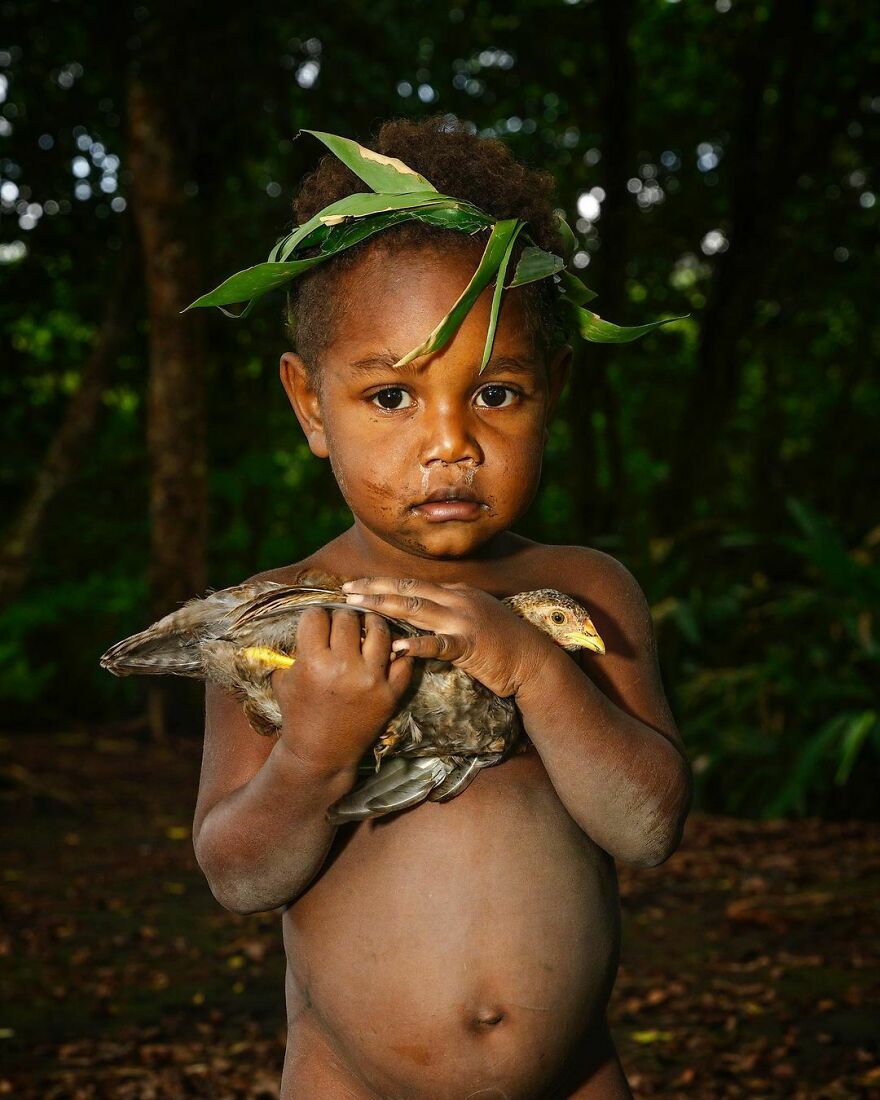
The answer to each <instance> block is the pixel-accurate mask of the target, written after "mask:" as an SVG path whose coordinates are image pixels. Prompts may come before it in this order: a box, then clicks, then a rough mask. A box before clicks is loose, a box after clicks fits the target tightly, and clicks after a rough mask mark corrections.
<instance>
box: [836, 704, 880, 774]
mask: <svg viewBox="0 0 880 1100" xmlns="http://www.w3.org/2000/svg"><path fill="white" fill-rule="evenodd" d="M876 725H877V712H876V711H875V710H866V711H864V713H862V714H854V715H853V716H852V718H851V719H850V720H849V722H848V723H847V725H846V726H845V728H844V730H843V736H842V737H841V746H840V762H839V764H838V767H837V775H836V776H835V777H834V782H835V783H836V784H837V786H838V787H844V786H846V783H847V781H848V780H849V777H850V774H851V773H852V770H853V767H854V765H855V762H856V760H857V759H858V756H859V752H860V751H861V748H862V745H864V743H865V741H866V740H867V739H868V734H869V733H870V732H871V730H872V729H874V728H875V727H876Z"/></svg>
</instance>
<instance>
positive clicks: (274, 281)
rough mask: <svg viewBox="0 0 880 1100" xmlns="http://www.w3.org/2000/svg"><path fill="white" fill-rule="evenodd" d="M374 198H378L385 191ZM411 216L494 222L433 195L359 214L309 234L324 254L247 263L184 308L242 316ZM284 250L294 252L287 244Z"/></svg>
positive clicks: (455, 225)
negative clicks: (238, 307) (234, 308)
mask: <svg viewBox="0 0 880 1100" xmlns="http://www.w3.org/2000/svg"><path fill="white" fill-rule="evenodd" d="M349 197H351V196H349ZM369 197H370V198H378V197H379V196H369ZM410 220H417V221H424V222H427V223H428V224H430V225H437V226H441V227H445V228H448V229H455V230H458V231H461V232H466V233H475V232H477V231H479V230H480V229H485V228H488V227H489V226H491V225H492V219H491V218H490V217H489V216H488V215H486V214H483V213H482V212H481V211H479V210H477V209H476V207H472V206H471V205H470V203H462V202H461V200H459V199H451V198H448V197H445V196H441V201H439V202H435V201H434V200H432V204H431V205H427V206H416V207H414V208H412V209H409V208H406V209H402V210H394V209H392V210H385V211H384V212H380V213H375V214H373V215H372V216H371V217H369V218H366V217H357V218H354V219H352V220H351V221H347V222H343V223H341V224H339V225H332V226H318V227H317V228H316V229H315V230H314V231H313V232H312V233H310V234H309V235H308V237H307V238H303V244H304V246H305V245H308V246H309V247H312V246H315V247H318V248H319V249H320V254H319V255H317V256H307V257H305V258H303V259H298V260H286V261H279V260H271V259H270V260H269V261H267V262H266V263H263V264H256V265H255V266H254V267H249V268H245V270H244V271H239V272H237V273H236V274H235V275H231V276H230V277H229V278H228V279H226V280H225V282H223V283H221V284H220V286H218V287H216V288H215V289H214V290H212V291H210V292H209V293H207V294H203V295H202V296H201V298H197V299H196V300H195V301H194V302H192V303H191V304H190V305H188V306H187V307H186V309H184V310H182V311H181V312H182V313H186V311H187V310H190V309H193V308H195V307H196V306H217V307H218V308H219V309H221V311H222V312H223V313H224V314H225V315H226V316H227V317H233V318H239V319H240V318H243V317H246V316H247V315H248V314H249V313H250V311H251V309H252V308H253V305H254V303H255V302H256V300H257V299H258V298H261V297H262V296H263V295H264V294H267V293H268V292H269V291H272V290H277V289H278V288H279V287H282V286H284V284H285V283H289V282H290V281H291V280H292V279H295V278H296V277H297V276H298V275H301V274H303V272H305V271H307V270H308V269H309V268H310V267H314V266H315V264H318V263H321V262H322V261H324V260H327V259H329V258H330V257H331V256H335V255H336V254H337V253H338V252H342V251H343V250H344V249H346V248H351V246H352V245H354V244H357V243H358V242H359V241H362V240H365V239H366V238H367V237H371V236H372V235H373V234H374V233H379V232H380V231H381V230H383V229H387V228H388V226H389V225H395V224H398V223H399V222H403V221H410ZM281 244H283V242H279V244H278V245H276V246H275V248H274V249H273V250H272V253H270V255H271V256H275V255H277V254H278V253H279V251H280V249H279V246H280V245H281ZM284 252H285V254H288V255H289V251H288V250H287V249H285V250H284ZM235 302H247V305H246V306H245V308H244V309H243V310H242V311H241V312H240V313H231V312H230V311H229V310H226V309H223V307H224V306H227V305H231V304H233V303H235Z"/></svg>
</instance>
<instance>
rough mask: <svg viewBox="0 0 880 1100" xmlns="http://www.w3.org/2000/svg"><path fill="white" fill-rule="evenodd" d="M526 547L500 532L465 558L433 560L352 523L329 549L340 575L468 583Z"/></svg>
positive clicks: (511, 536)
mask: <svg viewBox="0 0 880 1100" xmlns="http://www.w3.org/2000/svg"><path fill="white" fill-rule="evenodd" d="M526 545H527V541H526V540H525V539H521V538H520V537H519V536H518V535H514V534H513V533H512V532H510V531H503V532H501V533H500V534H498V535H496V536H494V537H493V538H492V539H490V540H489V541H488V542H486V543H484V544H483V545H482V546H479V547H477V548H476V550H475V551H474V553H473V554H470V555H468V556H467V557H455V558H446V557H444V558H437V557H431V556H428V555H423V554H417V553H412V552H410V551H409V550H407V549H405V548H403V547H399V546H395V545H393V544H392V543H389V542H386V541H385V540H384V539H382V538H380V537H379V536H378V535H376V534H374V533H373V532H372V531H370V530H369V528H367V527H364V525H363V524H362V523H360V522H359V521H358V520H355V522H354V524H353V525H352V526H351V527H350V528H349V529H348V530H347V531H346V532H344V534H342V535H340V536H339V538H338V539H335V540H334V542H333V543H331V544H330V547H332V549H333V551H334V554H333V556H334V557H337V556H339V557H340V558H341V559H342V560H344V563H345V569H344V572H345V573H346V574H347V575H349V576H356V575H364V574H366V575H373V576H376V575H378V576H392V577H394V576H398V577H415V578H416V579H418V580H425V581H443V582H446V583H450V582H455V581H462V582H464V583H468V581H469V580H470V579H472V578H473V577H475V576H478V575H479V574H480V573H482V572H484V571H485V569H486V567H487V566H490V567H491V563H493V562H495V563H499V562H500V561H502V560H504V559H507V558H510V557H512V556H514V555H516V554H517V553H518V552H520V551H521V550H522V549H524V547H525V546H526ZM330 547H328V549H330ZM340 571H343V570H340Z"/></svg>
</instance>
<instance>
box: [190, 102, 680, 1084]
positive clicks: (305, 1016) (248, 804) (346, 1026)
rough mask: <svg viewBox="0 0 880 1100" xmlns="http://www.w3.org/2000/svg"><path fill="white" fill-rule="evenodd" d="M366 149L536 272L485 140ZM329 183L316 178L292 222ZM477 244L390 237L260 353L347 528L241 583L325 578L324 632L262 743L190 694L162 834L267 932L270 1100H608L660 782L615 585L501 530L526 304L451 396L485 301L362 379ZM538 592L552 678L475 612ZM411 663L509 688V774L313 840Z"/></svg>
mask: <svg viewBox="0 0 880 1100" xmlns="http://www.w3.org/2000/svg"><path fill="white" fill-rule="evenodd" d="M371 148H372V149H373V150H375V151H377V152H379V153H380V154H383V155H384V156H386V157H393V158H397V160H398V161H402V162H404V164H406V165H409V166H410V167H411V168H413V169H415V170H416V171H417V172H419V173H421V174H422V175H423V176H424V177H425V178H426V179H427V180H429V181H430V183H431V184H433V185H434V187H436V189H437V190H438V191H439V192H441V193H442V194H444V195H451V196H456V197H458V198H463V199H467V200H469V201H470V202H471V203H473V204H474V205H475V206H479V207H480V208H481V209H482V210H484V211H487V212H488V213H490V214H492V215H494V216H495V217H497V218H499V219H504V218H520V219H522V220H524V221H527V222H528V225H529V227H530V231H531V233H532V235H533V238H534V240H535V241H536V242H537V244H538V245H540V246H542V247H543V248H545V249H551V250H552V249H553V247H554V239H555V238H554V234H555V233H556V232H557V230H556V223H555V221H554V216H553V207H552V192H551V186H550V185H551V181H550V177H548V176H547V175H546V174H545V173H539V172H534V171H530V170H529V169H527V168H525V167H524V166H523V165H520V164H518V163H517V162H516V161H514V160H513V159H512V157H511V156H510V154H509V152H508V151H507V150H506V149H505V147H504V146H503V145H501V143H499V142H495V141H487V140H484V139H481V138H479V137H477V136H475V135H473V134H471V133H469V132H468V131H467V130H466V129H465V128H463V127H461V126H458V127H455V128H453V127H450V124H449V122H448V121H447V120H445V119H442V118H431V119H427V120H424V121H422V122H410V121H405V120H394V121H390V122H386V123H385V124H384V125H383V126H382V128H381V129H380V130H379V133H378V136H377V137H376V139H375V140H374V141H373V142H372V143H371ZM357 191H364V186H363V184H362V183H361V182H360V181H359V180H357V179H356V178H355V176H353V175H352V174H351V173H350V172H349V171H348V169H347V168H345V166H344V165H343V164H342V163H341V162H340V161H338V160H336V159H335V158H333V157H331V156H325V157H324V158H323V160H322V162H321V163H320V165H319V167H318V169H317V171H316V172H315V173H314V174H313V175H312V176H311V177H310V178H309V179H307V180H306V182H305V184H304V186H303V189H302V191H301V193H300V195H299V197H298V199H297V200H296V203H295V213H296V215H297V221H298V222H299V223H304V222H306V221H307V220H308V219H309V218H311V217H312V216H313V215H314V214H315V212H316V211H318V210H320V209H322V208H323V207H325V206H326V205H328V204H329V203H331V202H333V201H335V200H337V199H340V198H342V197H343V196H345V195H349V194H351V193H353V192H357ZM484 245H485V235H483V236H482V237H480V236H479V235H477V236H474V235H470V234H467V233H461V232H454V231H452V230H450V229H449V228H444V227H433V226H427V225H425V224H422V223H418V222H414V221H407V222H404V223H402V224H398V225H393V226H391V227H389V228H387V229H384V230H383V231H382V232H378V233H375V234H374V235H373V236H371V237H369V238H368V239H366V240H363V241H362V242H361V243H360V244H357V245H355V246H354V247H352V248H349V249H348V250H347V251H345V252H341V253H340V254H339V255H338V256H335V257H333V258H331V259H330V260H328V261H327V262H325V263H322V264H320V265H318V266H316V267H315V268H314V270H312V271H309V272H308V273H307V274H305V275H304V276H303V277H302V278H300V279H299V280H298V281H297V282H296V283H295V284H294V287H295V289H294V290H293V291H290V292H289V294H290V297H289V315H290V318H291V320H292V321H295V325H296V328H295V334H296V335H295V341H296V349H297V350H296V352H293V351H288V352H285V353H284V355H282V356H281V382H282V384H283V386H284V390H285V392H286V394H287V396H288V398H289V400H290V403H291V405H292V407H293V411H294V413H295V414H296V417H297V420H298V421H299V423H300V426H301V428H302V430H303V432H304V433H305V435H306V438H307V440H308V443H309V446H310V448H311V450H312V452H313V454H315V455H316V456H318V457H319V458H328V459H329V460H330V463H331V467H332V469H333V473H334V475H335V477H336V480H337V482H338V484H339V487H340V490H341V491H342V493H343V495H344V497H345V500H346V502H347V503H348V505H349V507H350V508H351V511H352V514H353V517H354V523H353V525H352V526H351V527H350V528H349V529H348V530H347V531H346V532H345V533H344V534H342V535H340V536H339V537H338V538H336V539H334V540H333V541H332V542H330V543H328V544H327V545H326V546H323V547H320V548H319V549H317V550H316V551H315V552H314V553H313V554H312V555H311V556H309V557H308V558H307V559H306V560H304V561H300V562H297V563H295V564H293V565H288V566H284V567H281V568H278V569H274V570H271V571H269V572H267V573H263V574H260V578H261V579H271V580H276V581H280V582H282V583H287V582H291V581H294V580H295V579H296V578H298V577H300V576H302V575H304V574H305V573H309V572H313V573H314V572H326V573H331V574H337V575H342V576H345V577H348V578H352V580H351V582H350V583H349V585H348V586H347V589H348V593H349V595H348V601H349V602H350V603H351V605H352V610H351V611H347V610H335V611H332V612H328V611H325V610H321V609H317V608H313V609H310V610H308V611H306V612H304V614H303V618H302V620H301V625H300V631H299V635H298V640H297V654H298V656H297V661H296V662H295V664H294V665H293V666H292V667H291V668H289V669H286V670H280V671H276V672H275V673H273V687H274V690H275V692H276V694H277V696H278V699H279V703H280V706H281V711H282V715H283V719H284V723H283V728H282V730H281V734H280V737H279V739H278V740H277V741H275V742H272V741H268V740H266V739H265V738H261V737H258V736H256V735H255V734H254V731H253V730H252V729H251V728H250V726H249V725H248V722H247V720H246V719H245V717H244V714H243V712H242V710H241V708H240V706H239V704H238V703H237V702H236V701H235V700H233V698H232V697H231V696H228V695H226V694H225V693H224V692H223V691H222V690H221V689H220V688H217V687H215V686H213V685H209V687H208V689H207V702H206V721H205V747H204V757H203V762H202V774H201V783H200V788H199V796H198V803H197V806H196V811H195V821H194V827H193V836H194V843H195V850H196V855H197V858H198V861H199V864H200V866H201V867H202V869H203V871H204V873H205V875H206V877H207V879H208V882H209V884H210V886H211V890H212V891H213V893H214V895H215V896H216V898H217V899H218V900H219V901H220V903H221V904H222V905H224V906H225V907H226V908H228V909H231V910H234V911H236V912H240V913H254V912H260V911H263V910H268V909H273V908H276V907H280V906H283V909H284V911H283V915H282V925H283V932H284V944H285V950H286V953H287V980H286V997H287V1014H288V1026H289V1037H288V1045H287V1053H286V1058H285V1065H284V1073H283V1078H282V1083H281V1096H282V1100H294V1098H296V1100H336V1098H342V1097H345V1098H347V1100H379V1098H382V1100H386V1098H387V1100H390V1098H394V1100H398V1098H401V1100H403V1098H407V1100H453V1098H456V1100H458V1098H460V1100H465V1098H466V1097H472V1098H476V1097H480V1098H483V1100H490V1098H502V1097H506V1098H509V1100H513V1098H521V1100H526V1098H529V1100H545V1098H546V1100H550V1098H553V1100H555V1098H563V1097H578V1098H585V1100H586V1098H590V1100H599V1098H602V1100H606V1098H609V1100H610V1098H620V1097H628V1096H630V1092H629V1090H628V1088H627V1084H626V1080H625V1078H624V1075H623V1072H622V1070H621V1067H620V1063H619V1061H618V1058H617V1055H616V1053H615V1050H614V1046H613V1044H612V1042H611V1039H610V1036H609V1032H608V1028H607V1025H606V1022H605V1008H606V1003H607V1001H608V997H609V994H610V991H611V988H612V985H613V982H614V977H615V971H616V967H617V957H618V930H619V918H618V903H617V892H616V879H615V872H614V860H615V859H621V860H624V861H625V862H628V863H634V864H638V865H642V866H654V865H656V864H658V863H661V862H662V861H663V860H665V859H666V858H667V857H668V856H669V855H670V854H671V853H672V852H673V851H674V850H675V848H676V846H677V844H678V842H679V839H680V836H681V831H682V827H683V822H684V818H685V815H686V812H687V807H688V803H689V797H690V778H689V770H688V767H687V764H686V762H685V758H684V756H683V752H682V748H681V741H680V738H679V735H678V733H677V731H676V728H675V724H674V721H673V719H672V716H671V714H670V712H669V708H668V705H667V703H666V699H665V697H664V694H663V689H662V686H661V683H660V677H659V673H658V667H657V660H656V655H655V647H654V638H653V632H652V625H651V618H650V614H649V611H648V607H647V605H646V601H645V598H644V596H643V595H642V593H641V591H640V589H639V587H638V585H637V584H636V582H635V581H634V579H633V578H632V576H631V575H630V574H629V572H627V570H626V569H625V568H624V567H623V566H622V565H620V564H619V563H618V562H617V561H615V560H614V559H613V558H611V557H609V556H608V555H607V554H604V553H601V552H599V551H597V550H592V549H589V548H583V547H576V546H545V545H541V544H539V543H535V542H531V541H529V540H528V539H525V538H522V537H521V536H519V535H517V534H514V533H513V532H512V530H511V528H512V527H513V525H514V524H515V523H516V521H517V519H518V518H519V517H520V516H522V514H523V513H524V512H525V510H526V508H527V507H528V505H529V503H530V502H531V500H532V498H533V497H534V495H535V492H536V490H537V487H538V482H539V477H540V472H541V452H542V448H543V444H544V441H545V440H546V437H547V426H548V423H549V420H550V417H551V415H552V413H553V409H554V406H555V404H556V401H557V399H558V397H559V393H560V391H561V389H562V387H563V385H564V384H565V381H566V377H567V373H568V369H569V360H570V354H571V349H570V347H569V346H568V345H567V344H566V343H565V342H564V338H561V337H560V334H559V332H558V316H557V313H556V310H555V305H554V302H555V298H554V295H555V293H556V291H555V288H554V286H553V284H552V283H551V282H550V281H549V280H544V281H543V282H533V283H529V284H526V285H523V286H517V287H515V288H513V289H508V290H505V292H504V295H503V298H502V304H501V310H500V314H499V316H498V321H497V328H496V331H495V337H494V345H493V348H492V357H491V360H490V361H489V364H488V366H487V368H486V369H485V371H484V372H483V373H482V374H479V373H478V369H479V366H480V363H481V358H482V355H483V349H484V344H485V341H486V332H487V326H488V324H489V318H490V307H491V299H492V288H491V287H487V289H485V290H484V291H482V292H481V294H480V295H479V297H478V298H477V300H476V303H475V304H474V306H473V308H471V309H470V311H469V312H468V313H467V314H466V316H465V317H464V320H463V321H462V323H461V324H460V326H459V327H458V328H457V329H456V331H455V332H454V335H453V336H452V338H451V339H450V340H449V341H448V342H447V343H445V345H444V346H443V347H442V348H441V350H440V351H439V352H434V353H433V354H428V355H424V356H420V357H417V358H415V359H413V360H412V361H411V362H409V363H408V364H406V365H404V366H402V367H401V366H398V367H395V366H394V365H393V364H395V363H397V361H398V360H399V359H401V358H402V357H404V355H405V353H406V352H407V351H409V350H410V349H412V348H416V347H418V346H419V344H420V342H421V341H423V340H424V338H425V336H426V334H427V333H428V332H430V331H431V330H432V329H433V328H434V327H435V325H436V324H437V323H438V321H440V320H441V319H442V318H443V316H444V315H445V314H446V313H447V311H448V310H449V308H450V306H451V305H452V303H454V302H455V301H456V299H457V298H458V296H459V295H460V294H461V292H462V291H463V290H464V288H465V287H466V286H467V285H468V283H469V281H470V279H471V277H472V275H473V274H474V270H475V267H476V265H477V264H478V262H479V260H480V256H481V253H482V249H483V247H484ZM551 586H552V587H553V588H557V589H560V590H562V591H564V592H567V593H570V594H571V595H572V596H574V597H575V599H577V600H579V601H581V602H582V603H583V604H584V605H585V606H586V607H588V608H589V609H590V612H591V615H592V617H593V620H594V622H595V624H596V627H597V629H598V631H599V634H600V635H601V637H602V638H603V639H604V642H605V645H606V647H607V652H606V654H605V655H604V656H598V655H594V654H590V653H584V654H579V655H578V657H577V660H575V659H573V658H572V656H571V655H569V654H568V653H566V652H565V651H563V650H562V649H559V648H558V647H556V646H555V645H554V644H553V643H552V642H551V641H550V640H549V639H548V638H547V637H546V636H544V635H542V634H541V633H540V632H539V631H537V630H535V629H534V628H533V627H531V626H529V625H528V624H526V623H524V622H523V621H522V620H520V619H518V618H517V617H516V616H515V615H514V614H513V613H512V612H510V611H508V610H507V609H506V608H505V607H503V606H502V605H501V604H500V603H499V602H498V599H497V598H500V597H503V596H506V595H510V594H512V593H515V592H520V591H524V590H527V589H536V588H543V587H551ZM496 597H497V598H496ZM371 609H377V610H382V611H384V612H388V613H389V614H391V615H394V616H397V617H399V618H403V619H406V620H408V621H409V622H410V623H412V624H413V625H414V626H416V627H419V628H421V629H423V630H426V631H430V632H432V633H431V634H430V635H427V636H424V637H420V638H417V639H401V640H399V641H396V642H394V645H393V646H392V643H391V637H390V635H389V632H388V628H387V626H386V624H385V621H384V620H383V619H382V618H380V617H379V616H377V615H370V614H368V613H367V614H366V615H363V616H362V615H361V614H360V613H362V612H369V611H370V610H371ZM362 622H363V623H364V630H363V638H362V630H361V624H362ZM426 656H438V657H440V658H441V659H443V660H449V661H453V662H454V663H455V664H456V665H457V666H458V667H459V668H462V669H464V670H465V671H466V672H468V673H469V674H470V675H471V676H473V677H474V678H475V679H477V680H479V681H481V682H482V683H483V684H485V685H486V686H487V687H489V688H490V689H492V690H493V691H495V692H496V693H497V694H499V695H504V696H514V697H515V699H516V703H517V705H518V707H519V710H520V712H521V716H522V720H523V724H524V727H525V729H526V731H527V733H528V737H529V742H530V745H529V748H528V751H526V752H524V753H522V754H518V755H515V756H512V757H511V758H510V759H508V760H507V761H506V762H504V763H502V764H500V765H497V766H495V767H490V768H485V769H483V770H482V771H480V773H479V775H478V777H477V779H476V781H475V782H474V783H472V784H471V785H470V786H469V787H468V788H467V790H466V791H464V792H463V793H462V794H461V795H459V796H458V797H457V798H455V799H454V800H452V801H450V802H447V803H442V804H441V803H435V802H424V803H422V804H421V805H419V806H417V807H415V808H413V809H411V810H408V811H405V812H402V813H398V814H393V815H390V816H388V817H383V818H378V819H373V820H370V821H364V822H359V823H357V824H354V825H346V826H344V827H341V828H335V827H334V826H332V825H330V824H328V822H327V820H326V818H325V813H326V810H327V808H328V807H329V806H330V805H331V804H332V803H334V802H335V801H336V800H337V799H339V798H340V797H341V796H343V795H344V794H345V793H346V792H347V791H348V790H350V789H351V787H352V786H353V785H354V783H355V780H356V769H357V763H358V761H359V760H360V759H361V758H362V757H363V756H364V754H365V753H366V752H367V751H368V749H369V748H370V746H371V745H372V744H373V742H374V741H375V740H376V738H377V737H378V735H379V734H380V733H381V731H382V730H383V728H384V725H385V723H386V721H387V720H388V718H389V717H390V716H391V714H392V713H393V712H394V710H395V707H396V703H397V701H398V700H399V699H400V697H401V695H402V693H403V692H404V690H405V689H406V686H407V683H408V681H409V677H410V672H411V667H412V662H413V660H414V659H416V658H419V657H426Z"/></svg>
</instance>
